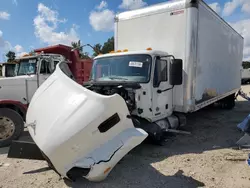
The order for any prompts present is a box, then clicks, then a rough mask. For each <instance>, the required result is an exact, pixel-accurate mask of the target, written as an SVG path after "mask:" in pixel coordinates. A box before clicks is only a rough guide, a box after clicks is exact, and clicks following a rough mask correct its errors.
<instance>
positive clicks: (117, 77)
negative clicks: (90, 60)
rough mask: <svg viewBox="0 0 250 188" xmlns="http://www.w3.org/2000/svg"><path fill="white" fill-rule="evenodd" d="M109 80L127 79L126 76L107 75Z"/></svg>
mask: <svg viewBox="0 0 250 188" xmlns="http://www.w3.org/2000/svg"><path fill="white" fill-rule="evenodd" d="M108 78H109V79H111V80H128V79H127V78H123V77H119V76H110V77H108Z"/></svg>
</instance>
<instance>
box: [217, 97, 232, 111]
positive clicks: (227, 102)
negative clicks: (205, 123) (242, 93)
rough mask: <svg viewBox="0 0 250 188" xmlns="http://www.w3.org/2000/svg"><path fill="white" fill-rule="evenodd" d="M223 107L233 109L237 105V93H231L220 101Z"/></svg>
mask: <svg viewBox="0 0 250 188" xmlns="http://www.w3.org/2000/svg"><path fill="white" fill-rule="evenodd" d="M220 106H221V108H222V109H226V110H232V109H233V108H234V107H235V94H233V95H230V96H228V97H226V98H225V99H223V100H222V101H221V102H220Z"/></svg>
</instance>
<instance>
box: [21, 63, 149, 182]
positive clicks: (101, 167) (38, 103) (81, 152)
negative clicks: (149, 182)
mask: <svg viewBox="0 0 250 188" xmlns="http://www.w3.org/2000/svg"><path fill="white" fill-rule="evenodd" d="M62 66H67V65H64V64H59V65H57V68H56V70H55V72H54V73H53V74H52V75H51V76H50V77H49V78H48V79H47V80H46V81H45V82H44V83H43V84H42V85H41V86H40V87H39V88H38V90H37V91H36V93H35V94H34V96H33V98H32V100H31V103H30V105H29V108H28V111H27V120H26V123H27V126H28V129H29V132H30V135H31V136H32V138H33V140H34V141H35V143H36V144H37V145H38V147H39V148H40V149H41V150H42V151H43V152H44V154H45V155H46V156H47V157H48V158H49V160H50V161H51V162H52V164H53V166H54V167H55V169H56V171H57V172H58V173H59V174H60V175H62V176H63V177H68V178H71V177H69V174H68V175H67V172H68V171H69V170H71V171H74V170H72V168H73V167H78V168H80V169H81V168H84V169H89V170H86V171H87V172H86V173H85V174H83V176H84V177H86V178H87V179H89V180H91V181H100V180H103V179H105V177H106V176H107V175H108V174H109V172H110V171H111V169H112V168H113V167H114V166H115V165H116V163H117V162H118V161H119V160H120V159H121V158H122V157H123V156H124V155H126V154H127V153H128V152H129V151H130V150H131V149H133V148H134V147H135V146H137V145H138V144H140V143H141V142H142V141H143V140H144V139H145V138H146V137H147V135H148V134H147V133H146V132H145V131H143V130H142V129H136V128H135V127H134V126H133V123H132V121H131V119H129V118H127V116H128V115H129V111H128V108H127V106H126V103H125V101H124V100H123V98H122V97H121V96H119V95H117V94H115V95H112V96H103V95H100V94H97V93H95V92H92V91H90V90H88V89H86V88H84V87H82V86H81V85H79V84H77V83H76V82H74V81H73V80H71V79H70V78H69V77H68V76H67V75H66V74H64V73H63V72H62V70H61V68H60V67H62ZM110 118H111V119H110ZM78 170H79V169H78ZM74 173H75V172H74Z"/></svg>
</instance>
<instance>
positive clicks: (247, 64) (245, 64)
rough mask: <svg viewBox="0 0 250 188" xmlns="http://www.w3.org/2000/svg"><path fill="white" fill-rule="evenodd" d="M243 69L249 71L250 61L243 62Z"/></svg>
mask: <svg viewBox="0 0 250 188" xmlns="http://www.w3.org/2000/svg"><path fill="white" fill-rule="evenodd" d="M242 67H243V69H248V68H250V62H249V61H243V62H242Z"/></svg>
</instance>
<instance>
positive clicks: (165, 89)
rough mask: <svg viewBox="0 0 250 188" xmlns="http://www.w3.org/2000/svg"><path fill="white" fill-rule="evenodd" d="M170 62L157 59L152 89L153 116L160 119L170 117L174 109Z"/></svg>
mask: <svg viewBox="0 0 250 188" xmlns="http://www.w3.org/2000/svg"><path fill="white" fill-rule="evenodd" d="M168 67H169V61H168V60H166V59H160V58H159V57H157V58H156V61H155V69H154V80H153V89H152V97H153V99H152V102H153V105H152V107H153V109H152V111H153V116H154V118H155V119H158V118H159V119H160V118H163V117H166V116H169V115H170V114H171V113H172V109H173V107H172V106H173V101H172V99H173V91H172V87H171V85H170V84H169V81H168V80H169V74H168Z"/></svg>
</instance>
